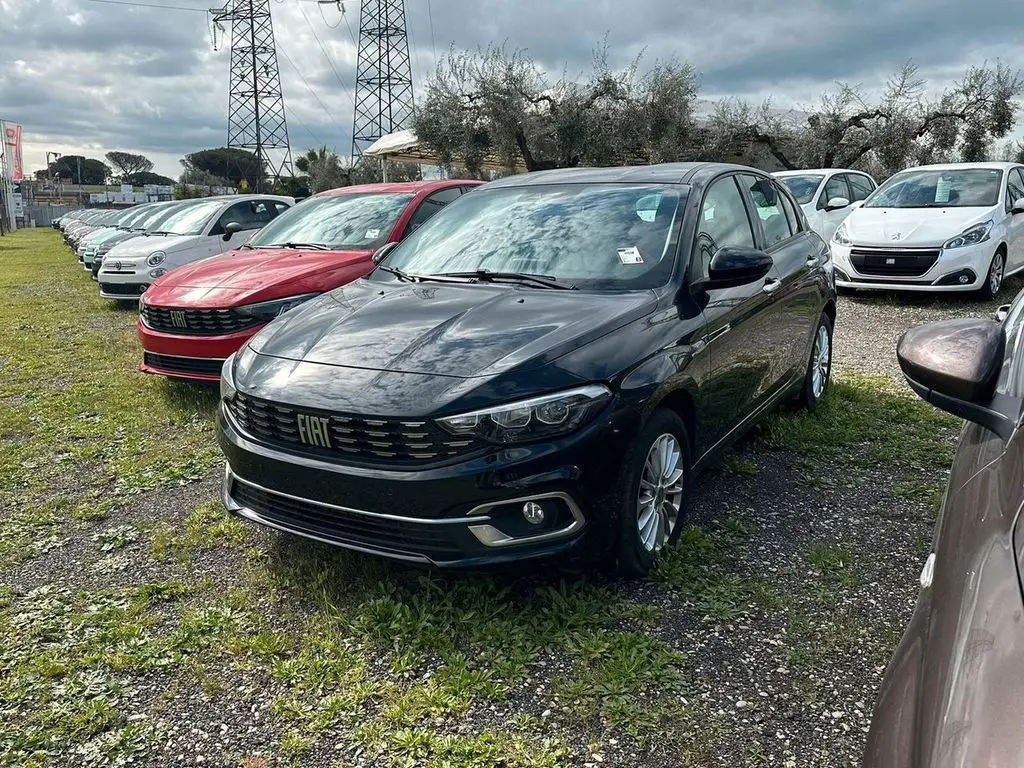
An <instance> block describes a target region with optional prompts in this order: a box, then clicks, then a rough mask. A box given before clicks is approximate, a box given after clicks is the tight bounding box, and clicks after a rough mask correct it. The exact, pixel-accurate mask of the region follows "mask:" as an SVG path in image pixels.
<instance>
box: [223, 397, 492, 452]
mask: <svg viewBox="0 0 1024 768" xmlns="http://www.w3.org/2000/svg"><path fill="white" fill-rule="evenodd" d="M228 410H229V411H230V413H231V416H232V417H233V418H234V419H235V421H237V422H238V425H239V426H240V427H241V428H242V429H243V430H244V431H245V432H247V433H248V434H249V435H251V436H252V437H254V438H256V439H257V440H260V441H261V442H264V443H267V444H269V445H276V446H279V447H281V448H284V449H286V450H288V451H290V452H296V451H297V452H299V453H305V454H311V455H317V456H323V457H330V458H333V459H335V460H341V461H351V462H354V463H360V464H373V465H385V464H386V465H397V466H401V465H419V464H432V463H435V462H439V461H444V460H446V459H452V458H455V457H461V456H464V455H466V454H470V453H473V452H474V451H477V450H480V449H481V448H483V444H482V443H481V442H480V441H479V440H477V439H475V438H473V437H456V436H454V435H450V434H448V433H447V432H445V431H444V430H442V429H441V428H440V427H438V426H437V425H435V424H434V423H433V422H431V421H427V420H414V419H408V420H404V419H403V420H398V419H386V418H374V417H372V416H355V415H349V414H336V413H333V414H332V413H325V412H313V411H307V410H305V409H302V410H300V409H297V408H294V407H293V406H290V405H282V404H279V403H272V402H269V401H267V400H260V399H258V398H255V397H250V396H248V395H243V394H236V395H235V396H234V397H233V398H232V399H231V401H230V402H229V403H228ZM311 419H313V420H315V422H316V423H312V422H311V421H310V420H311Z"/></svg>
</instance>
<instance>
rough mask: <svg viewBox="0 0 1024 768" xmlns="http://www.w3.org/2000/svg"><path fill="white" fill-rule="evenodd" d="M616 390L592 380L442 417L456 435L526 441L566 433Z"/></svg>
mask: <svg viewBox="0 0 1024 768" xmlns="http://www.w3.org/2000/svg"><path fill="white" fill-rule="evenodd" d="M611 396H612V393H611V390H609V389H608V388H607V387H605V386H603V385H601V384H590V385H587V386H585V387H580V388H578V389H570V390H568V391H566V392H557V393H555V394H551V395H544V396H542V397H534V398H531V399H530V400H521V401H519V402H516V403H509V404H507V405H499V406H496V407H494V408H485V409H484V410H481V411H473V412H472V413H462V414H459V415H457V416H447V417H445V418H443V419H438V420H437V423H438V425H440V426H441V428H442V429H444V430H446V431H448V432H451V433H452V434H453V435H471V434H472V435H477V436H478V437H482V438H484V439H485V440H490V441H491V442H494V443H526V442H531V441H534V440H542V439H545V438H550V437H555V436H557V435H564V434H566V433H568V432H571V431H573V430H574V429H576V428H577V427H578V426H580V425H581V424H583V423H584V422H585V421H586V420H587V419H588V418H590V417H591V416H593V415H594V414H595V413H597V411H599V410H600V409H601V406H603V405H604V404H605V403H606V402H608V400H610V399H611Z"/></svg>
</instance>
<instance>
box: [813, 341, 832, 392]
mask: <svg viewBox="0 0 1024 768" xmlns="http://www.w3.org/2000/svg"><path fill="white" fill-rule="evenodd" d="M831 360H832V345H831V344H830V343H829V335H828V328H826V327H825V326H824V325H820V326H819V327H818V337H817V338H816V339H815V341H814V352H813V353H812V354H811V392H813V393H814V399H815V400H818V399H819V398H820V397H821V396H822V395H823V394H824V393H825V384H826V382H827V381H828V370H829V364H830V362H831Z"/></svg>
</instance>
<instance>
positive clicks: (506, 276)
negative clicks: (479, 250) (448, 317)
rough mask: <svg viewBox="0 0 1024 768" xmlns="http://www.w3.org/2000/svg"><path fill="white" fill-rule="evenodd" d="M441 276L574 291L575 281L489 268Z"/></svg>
mask: <svg viewBox="0 0 1024 768" xmlns="http://www.w3.org/2000/svg"><path fill="white" fill-rule="evenodd" d="M440 277H475V278H476V279H477V280H481V281H483V282H485V283H496V282H499V281H502V280H507V281H509V282H513V283H520V284H526V285H536V286H539V287H542V288H554V289H555V290H559V291H574V290H576V286H575V284H573V283H559V282H556V278H554V277H551V276H548V275H531V274H529V273H526V272H492V271H491V270H489V269H476V270H473V271H472V272H446V273H445V274H443V275H440Z"/></svg>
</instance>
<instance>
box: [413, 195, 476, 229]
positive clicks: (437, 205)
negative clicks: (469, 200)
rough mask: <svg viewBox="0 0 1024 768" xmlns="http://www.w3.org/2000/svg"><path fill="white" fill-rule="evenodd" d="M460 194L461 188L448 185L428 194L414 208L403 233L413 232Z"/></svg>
mask: <svg viewBox="0 0 1024 768" xmlns="http://www.w3.org/2000/svg"><path fill="white" fill-rule="evenodd" d="M461 195H462V190H461V189H459V188H458V187H449V188H448V189H441V190H438V191H437V192H434V193H433V194H431V195H428V196H427V197H426V198H425V199H424V200H423V202H422V203H420V207H419V208H417V209H416V213H414V214H413V215H412V218H411V219H409V225H408V226H407V227H406V228H405V234H407V235H408V234H409V233H410V232H414V231H415V230H417V229H419V228H420V227H422V226H423V224H424V223H425V222H426V221H427V219H429V218H430V217H431V216H433V215H434V214H435V213H437V212H438V211H440V210H441V209H442V208H444V207H445V206H446V205H448V203H450V202H451V201H452V200H457V199H458V198H459V197H460V196H461Z"/></svg>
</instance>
